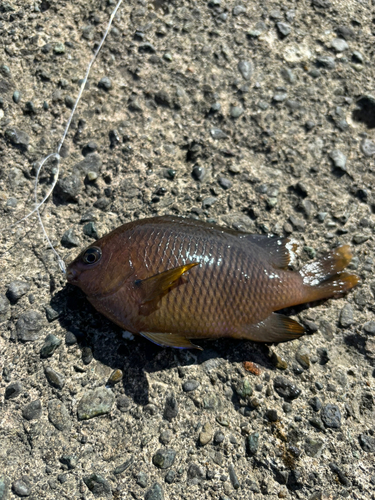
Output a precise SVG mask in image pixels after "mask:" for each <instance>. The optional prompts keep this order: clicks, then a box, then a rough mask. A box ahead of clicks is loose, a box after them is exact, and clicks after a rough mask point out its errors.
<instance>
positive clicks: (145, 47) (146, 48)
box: [138, 42, 156, 54]
mask: <svg viewBox="0 0 375 500" xmlns="http://www.w3.org/2000/svg"><path fill="white" fill-rule="evenodd" d="M138 52H139V53H140V54H155V53H156V49H155V47H154V46H153V45H152V44H151V43H149V42H145V43H141V44H140V45H139V46H138Z"/></svg>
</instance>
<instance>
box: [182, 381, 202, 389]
mask: <svg viewBox="0 0 375 500" xmlns="http://www.w3.org/2000/svg"><path fill="white" fill-rule="evenodd" d="M199 385H200V384H199V382H198V380H186V381H185V382H184V383H183V384H182V389H183V390H184V391H185V392H192V391H195V390H196V389H198V387H199Z"/></svg>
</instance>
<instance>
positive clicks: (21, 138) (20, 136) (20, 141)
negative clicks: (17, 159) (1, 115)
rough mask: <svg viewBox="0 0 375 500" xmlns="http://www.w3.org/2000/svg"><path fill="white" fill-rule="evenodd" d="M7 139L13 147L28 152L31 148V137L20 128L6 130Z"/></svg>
mask: <svg viewBox="0 0 375 500" xmlns="http://www.w3.org/2000/svg"><path fill="white" fill-rule="evenodd" d="M4 135H5V138H6V139H7V140H8V141H9V142H10V143H11V144H12V146H14V147H16V148H18V149H21V150H22V151H26V150H27V149H28V146H29V142H30V137H29V136H28V135H27V134H26V132H24V131H23V130H20V129H19V128H8V129H6V130H5V134H4Z"/></svg>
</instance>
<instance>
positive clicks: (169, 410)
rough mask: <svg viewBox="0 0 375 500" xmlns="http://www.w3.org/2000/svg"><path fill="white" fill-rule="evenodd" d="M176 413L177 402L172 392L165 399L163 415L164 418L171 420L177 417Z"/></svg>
mask: <svg viewBox="0 0 375 500" xmlns="http://www.w3.org/2000/svg"><path fill="white" fill-rule="evenodd" d="M177 415H178V403H177V400H176V398H175V396H174V394H171V395H170V396H168V397H167V399H166V400H165V407H164V413H163V417H164V418H165V420H169V421H170V422H171V421H172V420H173V419H174V418H176V417H177Z"/></svg>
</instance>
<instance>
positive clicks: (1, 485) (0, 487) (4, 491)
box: [0, 473, 9, 500]
mask: <svg viewBox="0 0 375 500" xmlns="http://www.w3.org/2000/svg"><path fill="white" fill-rule="evenodd" d="M8 495H9V479H8V478H7V477H6V476H4V475H3V474H1V473H0V500H8Z"/></svg>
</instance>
